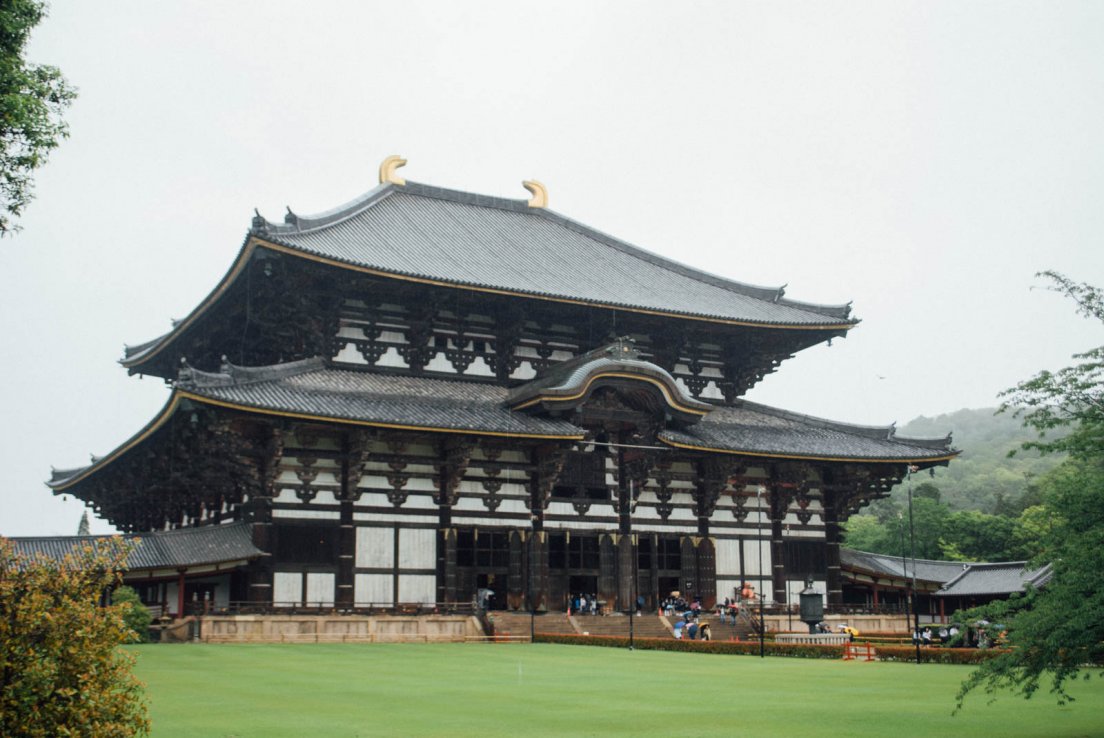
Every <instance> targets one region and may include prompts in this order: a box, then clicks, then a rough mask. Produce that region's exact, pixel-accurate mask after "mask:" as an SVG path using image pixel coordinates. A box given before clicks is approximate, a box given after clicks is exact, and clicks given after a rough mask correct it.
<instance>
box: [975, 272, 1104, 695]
mask: <svg viewBox="0 0 1104 738" xmlns="http://www.w3.org/2000/svg"><path fill="white" fill-rule="evenodd" d="M1041 276H1045V277H1047V278H1048V279H1049V280H1050V282H1051V289H1053V290H1055V291H1057V292H1060V293H1062V294H1064V295H1066V296H1067V297H1069V298H1071V299H1073V300H1074V302H1076V303H1077V311H1078V312H1079V313H1080V314H1082V315H1084V316H1086V317H1089V318H1092V319H1095V320H1098V321H1100V322H1101V323H1104V292H1102V291H1101V290H1100V289H1098V288H1096V287H1093V286H1091V285H1088V284H1081V283H1075V282H1073V281H1071V280H1070V279H1068V278H1066V277H1064V276H1062V275H1060V274H1056V273H1053V272H1044V273H1043V274H1042V275H1041ZM1074 358H1075V359H1077V360H1078V362H1077V363H1076V364H1074V365H1073V366H1069V367H1066V368H1064V369H1061V370H1059V371H1057V372H1053V373H1052V372H1048V371H1043V372H1040V373H1038V374H1036V375H1035V376H1034V377H1032V378H1031V379H1029V380H1027V381H1025V382H1021V383H1020V384H1018V385H1016V387H1014V388H1012V389H1010V390H1008V391H1006V392H1005V393H1004V395H1003V396H1004V397H1005V398H1007V399H1006V400H1005V404H1004V405H1003V406H1002V410H1005V411H1008V410H1011V411H1012V412H1013V413H1015V414H1017V415H1018V416H1019V417H1022V418H1023V420H1024V423H1025V424H1026V425H1027V426H1029V427H1031V428H1034V429H1035V430H1036V431H1038V433H1039V434H1040V437H1039V440H1037V441H1032V442H1029V443H1028V444H1025V445H1026V446H1027V447H1029V448H1034V449H1038V450H1040V451H1043V452H1047V453H1052V452H1056V451H1065V452H1068V453H1069V455H1070V457H1069V459H1067V461H1065V462H1064V463H1063V464H1062V465H1061V466H1059V467H1058V468H1057V469H1055V470H1054V471H1053V472H1051V473H1050V474H1048V475H1047V477H1046V478H1045V479H1044V480H1043V481H1044V484H1043V485H1042V486H1043V488H1044V492H1043V495H1044V504H1045V506H1046V508H1047V509H1048V510H1049V511H1050V513H1051V515H1050V518H1051V519H1050V521H1049V526H1039V527H1038V530H1039V531H1040V535H1042V536H1043V548H1044V550H1045V556H1046V557H1047V559H1048V560H1049V562H1050V563H1051V564H1052V566H1053V574H1052V576H1051V579H1050V581H1049V582H1048V583H1047V584H1046V585H1045V587H1044V588H1043V589H1041V590H1038V591H1034V590H1029V591H1028V592H1027V593H1026V594H1025V595H1024V596H1023V597H1013V598H1011V599H1009V600H1007V601H1004V602H996V603H993V604H991V605H987V606H984V607H980V608H975V609H973V610H969V611H967V612H966V613H963V614H962V617H963V618H965V619H978V618H985V619H988V620H992V621H998V620H999V622H1001V623H1003V624H1005V625H1006V627H1007V632H1008V642H1009V645H1010V646H1011V650H1009V651H1008V652H1007V653H1004V654H1001V655H1000V656H998V657H997V658H995V659H993V660H991V661H988V662H986V663H985V664H983V665H982V666H980V667H979V668H978V669H976V670H975V671H974V672H972V673H971V674H970V676H969V678H967V679H966V681H965V682H963V684H962V686H961V688H960V689H959V692H958V706H959V707H961V706H962V703H963V700H964V699H965V698H966V696H967V695H968V694H969V693H970V692H972V691H973V690H975V689H977V688H979V687H980V688H983V689H984V690H985V691H986V692H989V693H992V692H995V691H997V690H1004V689H1009V690H1012V691H1013V692H1016V693H1019V694H1022V695H1023V696H1024V697H1025V698H1030V697H1031V696H1032V695H1033V694H1034V693H1035V692H1036V691H1037V690H1038V689H1039V687H1040V684H1041V682H1042V680H1043V678H1044V677H1046V676H1048V675H1049V676H1050V677H1051V692H1052V693H1054V694H1055V695H1056V697H1057V699H1058V701H1059V703H1060V704H1063V703H1065V702H1067V701H1068V700H1070V699H1071V697H1070V695H1069V694H1068V692H1067V691H1066V689H1065V686H1066V684H1067V683H1068V681H1069V680H1070V679H1072V678H1074V677H1076V676H1077V675H1078V674H1079V673H1080V672H1081V670H1082V669H1083V668H1084V667H1085V665H1087V664H1099V663H1101V662H1102V661H1104V347H1100V348H1097V349H1093V350H1092V351H1087V352H1085V353H1082V354H1077V355H1075V356H1074ZM1063 429H1071V430H1070V432H1069V433H1068V434H1067V435H1064V436H1061V437H1058V438H1054V436H1053V432H1054V431H1056V430H1063ZM1030 522H1031V519H1030V518H1029V519H1027V520H1025V524H1026V523H1030ZM1034 522H1035V523H1038V522H1039V521H1038V520H1035V521H1034ZM1036 563H1042V562H1041V561H1037V562H1036Z"/></svg>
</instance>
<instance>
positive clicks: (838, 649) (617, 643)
mask: <svg viewBox="0 0 1104 738" xmlns="http://www.w3.org/2000/svg"><path fill="white" fill-rule="evenodd" d="M534 642H535V643H560V644H564V645H572V646H604V647H606V648H628V647H629V639H628V638H627V637H625V636H584V635H561V634H558V633H555V634H554V633H537V634H536V638H535V639H534ZM633 646H634V647H635V648H639V649H641V650H647V651H682V652H693V653H713V654H724V655H730V656H732V655H741V656H758V655H759V641H757V640H756V641H696V640H691V639H689V638H634V639H633ZM763 652H764V653H765V654H767V655H770V656H790V657H796V658H804V659H838V658H842V657H843V647H842V646H837V645H832V646H818V645H813V644H804V643H774V642H772V641H766V642H764V643H763Z"/></svg>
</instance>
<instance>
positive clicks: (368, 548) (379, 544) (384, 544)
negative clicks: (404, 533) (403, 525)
mask: <svg viewBox="0 0 1104 738" xmlns="http://www.w3.org/2000/svg"><path fill="white" fill-rule="evenodd" d="M394 562H395V529H394V528H370V527H367V526H365V527H360V528H357V529H356V565H357V566H360V567H364V568H381V569H382V568H390V567H392V566H394Z"/></svg>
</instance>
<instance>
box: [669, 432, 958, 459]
mask: <svg viewBox="0 0 1104 738" xmlns="http://www.w3.org/2000/svg"><path fill="white" fill-rule="evenodd" d="M657 440H658V441H659V442H660V443H665V444H667V445H668V446H671V447H672V448H680V449H685V450H687V451H709V452H712V453H717V454H728V455H729V456H754V457H756V458H761V459H801V460H804V461H840V462H848V463H855V464H928V463H934V462H939V461H950V460H951V459H953V458H955V457H956V456H958V455H959V454H960V453H961V452H960V451H955V452H954V453H951V454H947V455H945V456H934V457H926V458H921V459H913V458H898V459H882V458H875V459H869V458H862V457H856V456H817V455H815V454H772V453H767V452H765V451H741V450H736V449H731V448H714V447H713V446H692V445H690V444H688V443H680V442H679V441H671V440H668V439H666V438H658V439H657Z"/></svg>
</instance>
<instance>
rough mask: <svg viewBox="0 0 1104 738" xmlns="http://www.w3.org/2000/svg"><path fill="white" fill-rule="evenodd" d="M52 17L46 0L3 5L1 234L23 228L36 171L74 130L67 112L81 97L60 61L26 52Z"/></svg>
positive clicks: (0, 49)
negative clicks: (36, 60) (40, 60)
mask: <svg viewBox="0 0 1104 738" xmlns="http://www.w3.org/2000/svg"><path fill="white" fill-rule="evenodd" d="M45 17H46V3H44V2H42V1H41V0H9V1H8V2H5V3H3V4H2V5H0V236H2V235H5V234H10V233H11V232H12V231H13V230H18V226H16V225H14V224H13V223H12V218H14V217H18V216H19V215H21V214H22V212H23V209H24V208H25V207H26V206H27V204H28V203H29V202H30V201H31V199H32V197H33V194H32V192H31V189H32V181H31V175H32V174H33V173H34V170H35V169H37V168H38V167H40V166H42V165H43V164H45V163H46V157H47V156H48V155H49V153H50V151H51V150H53V149H54V148H56V147H57V146H58V144H59V143H60V142H61V139H63V138H67V137H68V135H69V127H68V125H67V124H66V123H65V121H63V120H62V118H61V114H62V112H63V111H64V110H65V109H66V108H68V107H69V105H70V104H71V103H72V102H73V100H74V99H75V98H76V90H74V89H73V88H72V87H70V86H69V84H68V83H67V82H66V81H65V78H64V77H63V76H62V75H61V72H60V71H59V70H58V69H57V68H56V67H51V66H48V65H45V64H28V63H27V62H26V60H25V59H24V58H23V55H24V52H25V50H26V46H27V41H28V39H29V38H30V34H31V30H32V29H33V28H34V27H35V26H37V25H38V24H39V22H40V21H42V19H43V18H45Z"/></svg>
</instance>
